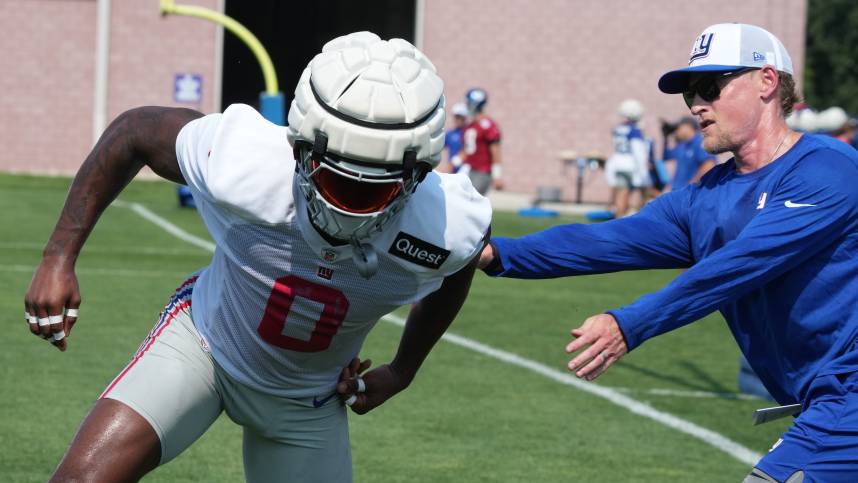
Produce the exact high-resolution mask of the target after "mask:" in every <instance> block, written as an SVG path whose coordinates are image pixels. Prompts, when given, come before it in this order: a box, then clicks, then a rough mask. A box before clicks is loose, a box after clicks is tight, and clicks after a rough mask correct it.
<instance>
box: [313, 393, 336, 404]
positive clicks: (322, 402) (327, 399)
mask: <svg viewBox="0 0 858 483" xmlns="http://www.w3.org/2000/svg"><path fill="white" fill-rule="evenodd" d="M336 395H337V393H331V394H329V395H328V397H326V398H324V399H319V396H314V397H313V407H314V408H320V407H322V406H324V405H325V403H326V402H328V401H330V400H331V398H332V397H334V396H336Z"/></svg>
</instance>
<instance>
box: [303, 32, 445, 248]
mask: <svg viewBox="0 0 858 483" xmlns="http://www.w3.org/2000/svg"><path fill="white" fill-rule="evenodd" d="M443 90H444V83H443V81H442V80H441V78H440V77H438V75H437V74H436V71H435V66H434V65H432V63H431V62H430V61H429V59H427V58H426V56H425V55H423V53H422V52H420V51H419V50H417V48H415V47H414V46H413V45H411V44H410V43H408V42H406V41H405V40H402V39H391V40H389V41H385V40H381V39H380V38H379V37H378V36H377V35H375V34H373V33H370V32H357V33H353V34H350V35H346V36H343V37H339V38H336V39H334V40H332V41H330V42H328V43H327V44H325V46H324V48H323V49H322V53H320V54H318V55H316V57H315V58H314V59H313V60H312V61H311V62H310V64H309V65H308V66H307V68H306V69H304V72H303V74H302V75H301V79H300V80H299V81H298V86H297V87H296V89H295V99H294V100H293V101H292V105H291V107H290V109H289V126H288V131H287V137H288V139H289V143H290V144H291V145H292V147H293V149H294V150H295V160H296V162H297V172H298V177H297V182H298V185H299V187H300V189H301V192H302V193H303V195H304V197H305V198H306V200H307V202H308V206H309V212H310V219H311V220H312V222H313V224H314V225H315V226H316V227H317V228H318V229H319V230H321V231H322V232H323V233H324V234H326V235H328V236H329V237H332V238H335V239H338V240H342V241H349V242H351V243H352V245H353V246H355V247H356V248H358V249H359V250H360V248H361V247H362V246H363V248H366V247H367V246H366V245H362V244H361V240H364V239H367V238H369V237H370V236H372V235H373V234H374V233H377V232H379V231H381V230H382V229H383V228H384V226H385V224H386V223H388V222H389V221H390V220H391V219H392V218H393V217H394V216H395V215H396V214H397V213H398V212H399V211H400V210H401V209H402V208H403V207H404V206H405V203H406V201H407V200H408V198H409V197H410V196H411V194H412V193H413V192H414V190H415V189H416V188H417V185H418V183H420V181H422V179H423V177H425V176H426V173H428V172H429V171H431V170H432V168H434V167H435V166H437V165H438V163H439V162H440V159H441V150H442V149H443V147H444V96H443V94H442V93H443Z"/></svg>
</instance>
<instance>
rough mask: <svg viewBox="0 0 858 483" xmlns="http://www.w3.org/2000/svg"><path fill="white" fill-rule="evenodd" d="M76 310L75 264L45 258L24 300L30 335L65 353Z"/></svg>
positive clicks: (63, 260)
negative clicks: (40, 338) (47, 341)
mask: <svg viewBox="0 0 858 483" xmlns="http://www.w3.org/2000/svg"><path fill="white" fill-rule="evenodd" d="M79 307H80V288H79V287H78V283H77V276H76V275H75V273H74V262H72V261H69V260H67V259H60V258H54V257H45V258H44V259H43V260H42V263H41V264H39V268H37V269H36V274H35V275H34V276H33V281H32V282H30V289H29V290H27V295H26V296H25V297H24V311H25V314H24V316H25V318H26V319H27V323H28V325H29V327H30V332H32V333H33V334H34V335H37V336H39V337H42V338H43V339H46V340H49V341H50V342H51V343H52V344H53V345H54V346H55V347H56V348H57V349H59V350H61V351H65V350H66V348H67V347H68V340H67V337H68V336H69V335H70V334H71V330H72V327H74V324H75V322H77V311H78V308H79Z"/></svg>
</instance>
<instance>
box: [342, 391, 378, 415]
mask: <svg viewBox="0 0 858 483" xmlns="http://www.w3.org/2000/svg"><path fill="white" fill-rule="evenodd" d="M344 402H345V403H346V405H347V406H350V407H351V408H352V411H354V412H355V413H357V414H366V413H367V412H369V410H370V409H372V408H371V407H369V401H368V399H367V396H366V394H363V393H361V394H353V395H352V396H351V397H349V398H348V399H346V400H345V401H344ZM349 403H351V404H349Z"/></svg>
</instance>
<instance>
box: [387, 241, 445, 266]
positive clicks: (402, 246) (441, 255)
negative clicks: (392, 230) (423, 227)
mask: <svg viewBox="0 0 858 483" xmlns="http://www.w3.org/2000/svg"><path fill="white" fill-rule="evenodd" d="M388 253H390V254H392V255H394V256H397V257H399V258H401V259H403V260H408V261H409V262H411V263H414V264H417V265H420V266H423V267H426V268H434V269H436V270H437V269H438V268H440V267H441V264H443V263H444V260H446V259H447V257H449V256H450V250H445V249H443V248H441V247H438V246H435V245H433V244H431V243H429V242H426V241H423V240H419V239H417V238H414V237H413V236H411V235H409V234H407V233H405V232H404V231H400V232H399V234H398V235H396V238H395V239H394V240H393V244H392V245H390V250H388Z"/></svg>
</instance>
